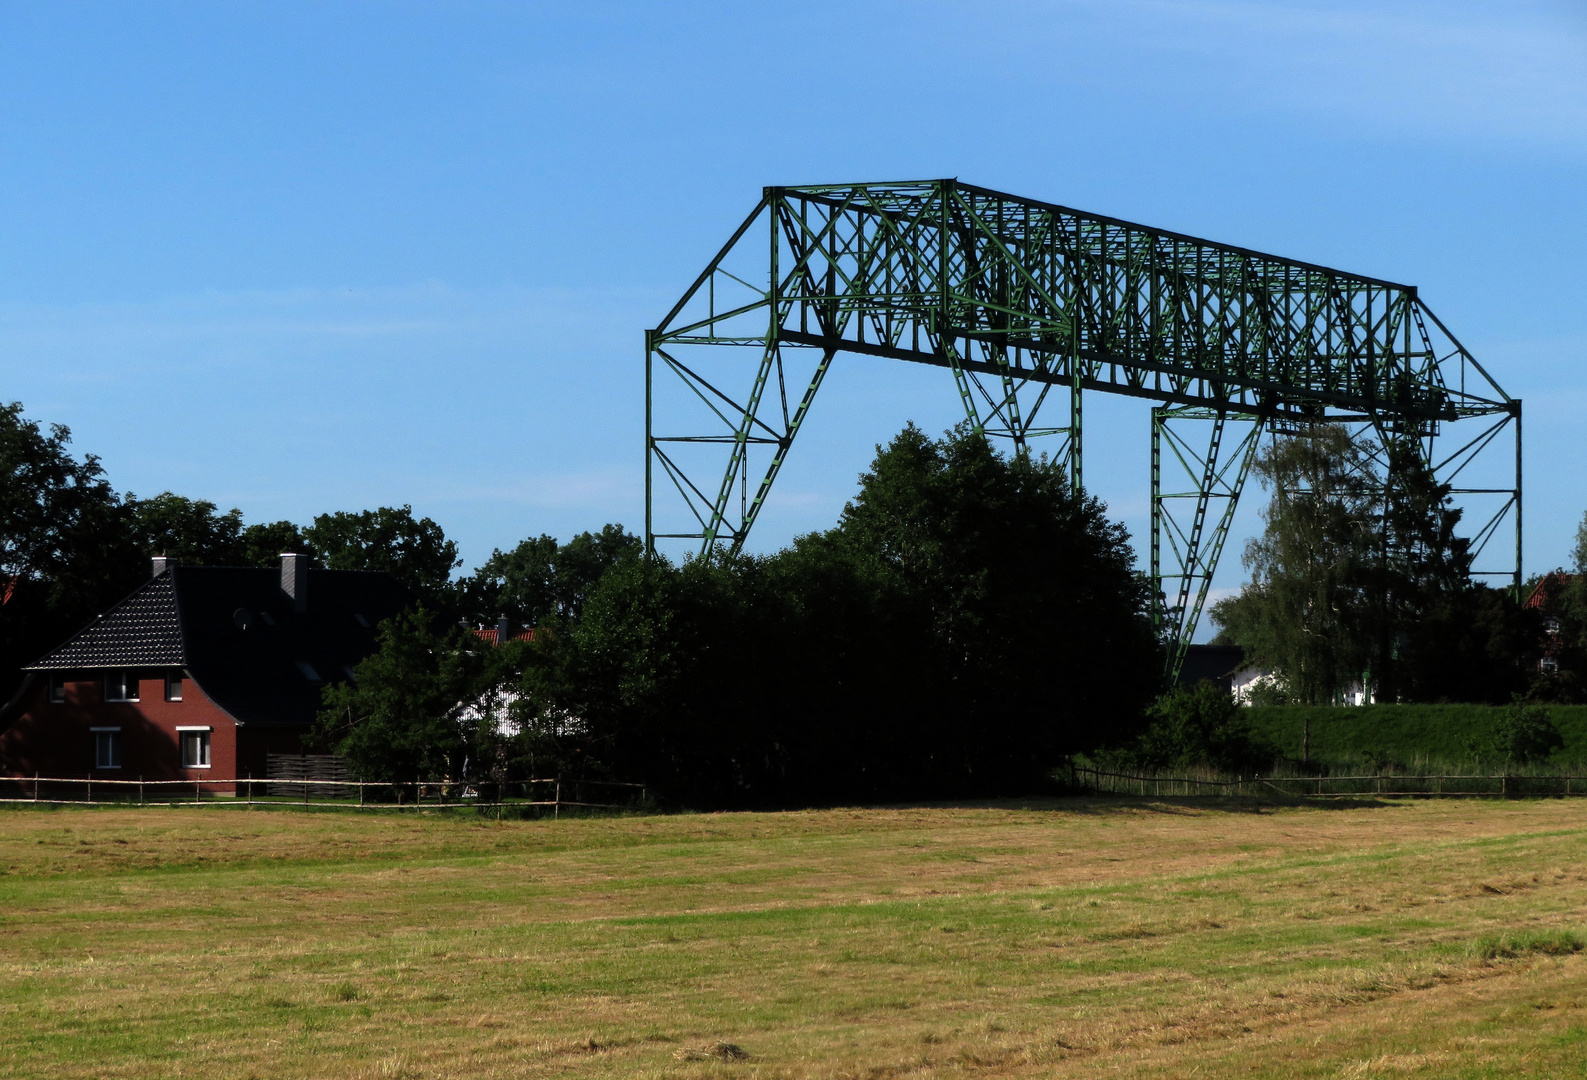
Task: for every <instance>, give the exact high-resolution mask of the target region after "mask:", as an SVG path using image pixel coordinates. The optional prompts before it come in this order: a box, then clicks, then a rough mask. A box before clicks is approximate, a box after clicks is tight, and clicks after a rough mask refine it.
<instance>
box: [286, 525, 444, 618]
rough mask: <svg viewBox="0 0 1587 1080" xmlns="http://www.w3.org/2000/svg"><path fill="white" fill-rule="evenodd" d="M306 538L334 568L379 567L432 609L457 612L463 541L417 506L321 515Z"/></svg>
mask: <svg viewBox="0 0 1587 1080" xmlns="http://www.w3.org/2000/svg"><path fill="white" fill-rule="evenodd" d="M302 537H303V539H304V540H305V541H306V542H307V543H308V544H309V546H310V547H311V548H312V549H313V550H314V551H315V552H317V553H318V554H319V557H320V559H321V560H323V562H324V564H325V566H326V567H327V568H328V569H331V570H378V571H384V572H385V573H388V574H390V575H392V576H393V577H395V578H396V579H397V580H398V581H400V582H402V583H403V584H404V585H406V586H407V587H408V588H410V589H412V590H413V591H414V593H415V594H417V595H418V596H419V598H420V599H422V600H423V601H424V602H425V604H427V605H428V606H429V607H430V608H431V610H437V611H448V612H450V611H452V610H453V609H454V608H455V606H456V597H455V593H454V588H453V584H452V571H453V570H455V569H457V568H458V567H459V566H461V565H463V562H462V560H461V559H459V558H458V557H457V545H456V544H455V543H453V542H452V541H450V540H448V539H447V538H446V534H445V533H444V532H443V531H442V530H441V526H439V525H437V524H436V523H435V522H434V521H431V520H430V519H429V518H427V517H426V518H415V517H414V516H413V508H412V507H411V506H403V507H400V508H397V507H390V506H382V507H380V508H379V509H376V510H365V511H363V512H361V513H348V512H346V511H338V512H337V513H334V514H321V515H319V516H318V517H316V518H315V519H314V524H312V525H310V526H309V527H308V528H306V529H304V530H303V534H302Z"/></svg>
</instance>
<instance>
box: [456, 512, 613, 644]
mask: <svg viewBox="0 0 1587 1080" xmlns="http://www.w3.org/2000/svg"><path fill="white" fill-rule="evenodd" d="M643 546H644V545H643V544H642V542H641V541H640V539H639V538H638V537H637V536H635V535H633V534H632V533H630V532H628V531H626V530H625V529H624V528H623V527H622V526H621V525H607V526H605V527H604V528H603V529H601V531H600V532H598V533H592V532H583V533H580V534H578V535H577V536H575V537H574V538H573V539H571V540H569V541H568V542H567V543H566V544H559V543H557V541H556V539H555V538H554V537H550V536H544V535H542V536H537V537H531V538H529V539H527V540H524V541H523V542H522V543H520V544H519V545H518V546H517V547H515V548H513V549H512V550H511V551H506V552H504V551H502V550H501V549H500V548H498V549H496V550H495V551H493V552H492V553H491V556H490V558H489V559H487V560H486V561H485V565H484V566H481V567H480V568H479V569H478V570H477V571H475V573H474V574H473V575H472V576H471V577H469V578H468V579H467V580H466V581H465V583H464V588H465V591H466V593H467V596H468V601H467V603H468V607H469V609H470V610H471V612H473V613H474V617H475V618H479V619H487V620H488V619H491V618H494V617H495V616H497V615H506V616H507V617H508V618H509V619H511V620H513V621H514V622H515V623H517V624H518V625H520V626H531V627H533V626H540V625H541V624H543V623H546V622H547V621H549V620H554V621H557V622H566V621H569V620H573V619H577V618H578V617H579V614H580V612H582V611H583V609H584V601H585V599H586V597H588V595H589V592H590V590H591V589H592V588H593V587H594V585H595V583H596V582H597V581H599V580H600V579H601V576H602V575H604V574H605V573H606V572H607V571H608V570H610V569H611V568H612V567H613V566H615V565H617V564H618V563H619V562H623V561H625V560H631V559H637V558H638V557H639V555H640V552H641V550H642V549H643Z"/></svg>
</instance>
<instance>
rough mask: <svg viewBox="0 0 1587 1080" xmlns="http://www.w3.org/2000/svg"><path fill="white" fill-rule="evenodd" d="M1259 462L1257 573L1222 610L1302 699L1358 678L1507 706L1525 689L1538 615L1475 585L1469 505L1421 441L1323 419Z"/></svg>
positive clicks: (1237, 634) (1333, 697) (1224, 626)
mask: <svg viewBox="0 0 1587 1080" xmlns="http://www.w3.org/2000/svg"><path fill="white" fill-rule="evenodd" d="M1379 462H1382V463H1383V468H1382V469H1381V470H1380V469H1379V467H1378V463H1379ZM1255 471H1256V473H1257V476H1258V478H1259V479H1260V480H1261V481H1262V483H1263V485H1264V486H1265V487H1267V488H1268V489H1269V490H1270V491H1271V493H1272V496H1271V500H1270V502H1269V504H1268V506H1267V507H1266V508H1265V510H1264V511H1263V516H1264V528H1263V532H1262V535H1261V536H1260V537H1258V538H1257V539H1255V540H1252V541H1250V542H1249V543H1248V544H1247V547H1246V552H1245V558H1244V562H1245V565H1246V567H1247V569H1248V570H1249V571H1250V572H1251V577H1252V581H1251V584H1250V585H1248V586H1247V587H1246V588H1245V589H1244V590H1242V591H1241V593H1240V594H1239V595H1238V596H1236V597H1233V598H1230V599H1228V600H1224V601H1221V602H1220V603H1218V604H1216V605H1214V607H1213V611H1212V616H1213V620H1214V622H1215V623H1217V624H1218V625H1219V627H1220V628H1221V631H1222V633H1221V640H1225V641H1232V642H1234V643H1237V644H1240V645H1243V646H1244V647H1245V648H1246V650H1247V652H1248V653H1249V654H1250V657H1251V659H1253V660H1254V661H1255V662H1257V663H1259V664H1263V665H1266V666H1269V667H1271V668H1273V669H1274V670H1276V671H1278V672H1279V673H1280V674H1281V675H1282V676H1283V678H1284V680H1285V682H1286V684H1287V685H1286V686H1285V688H1284V689H1285V692H1286V694H1287V696H1288V697H1289V698H1290V699H1292V700H1296V701H1300V702H1304V703H1307V704H1326V703H1331V702H1333V701H1337V700H1338V698H1339V697H1340V695H1341V694H1342V692H1343V691H1344V690H1345V689H1346V687H1347V686H1349V685H1350V684H1351V683H1353V682H1356V681H1357V680H1362V681H1364V682H1365V683H1366V685H1367V686H1368V688H1369V689H1370V690H1372V692H1373V693H1374V694H1375V695H1376V697H1377V698H1378V700H1383V701H1397V700H1398V701H1441V700H1460V701H1492V702H1496V703H1497V702H1502V701H1506V700H1508V699H1509V697H1510V696H1511V695H1512V694H1513V693H1515V692H1517V690H1518V689H1519V688H1524V684H1525V682H1526V678H1525V667H1526V664H1527V662H1528V657H1532V658H1534V660H1535V656H1536V647H1537V628H1536V626H1535V625H1534V624H1535V622H1536V620H1535V618H1534V617H1533V616H1531V615H1529V614H1528V613H1527V612H1524V611H1522V610H1521V609H1520V608H1519V606H1518V605H1517V603H1516V602H1515V600H1514V598H1513V597H1509V596H1507V595H1506V594H1504V593H1500V592H1498V591H1496V590H1492V589H1487V588H1485V587H1483V586H1479V585H1476V584H1474V583H1473V582H1472V580H1471V558H1472V557H1471V551H1470V544H1469V541H1467V540H1466V539H1465V538H1463V537H1461V536H1460V535H1459V534H1458V532H1457V528H1458V526H1459V524H1460V519H1461V514H1460V510H1459V509H1458V508H1456V507H1455V506H1454V505H1453V502H1452V499H1451V492H1450V486H1449V485H1448V484H1447V483H1441V482H1439V481H1438V480H1437V479H1436V478H1435V477H1434V475H1433V473H1432V470H1431V469H1430V468H1429V467H1428V465H1427V463H1426V461H1425V459H1424V457H1423V455H1422V453H1421V452H1420V450H1419V448H1418V447H1417V445H1416V444H1415V443H1414V442H1412V441H1410V440H1401V439H1391V440H1389V441H1388V442H1386V443H1385V444H1384V445H1382V446H1381V447H1380V446H1378V445H1377V444H1375V443H1374V442H1372V441H1371V440H1370V439H1365V438H1362V439H1352V438H1351V437H1350V436H1349V434H1348V433H1347V432H1346V431H1345V430H1344V429H1342V428H1340V427H1338V426H1337V425H1325V424H1319V425H1316V426H1314V427H1313V428H1311V429H1309V430H1307V431H1304V432H1301V433H1299V434H1297V435H1294V436H1291V437H1288V438H1284V439H1280V440H1277V441H1276V442H1274V443H1273V444H1272V445H1271V446H1270V447H1269V448H1268V449H1267V450H1265V451H1264V453H1263V454H1262V455H1261V456H1260V457H1259V458H1258V460H1257V463H1256V467H1255Z"/></svg>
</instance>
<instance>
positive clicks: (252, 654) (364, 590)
mask: <svg viewBox="0 0 1587 1080" xmlns="http://www.w3.org/2000/svg"><path fill="white" fill-rule="evenodd" d="M307 584H308V604H307V610H305V611H302V612H298V611H294V610H293V609H292V601H291V599H289V598H288V597H287V596H286V595H285V594H284V593H283V592H282V591H281V574H280V571H279V570H276V569H274V568H270V569H255V568H252V567H221V566H176V567H172V568H171V569H169V570H167V571H165V572H164V573H163V574H161V575H159V576H158V577H155V578H153V579H151V580H150V581H148V582H147V583H145V584H144V585H142V586H140V587H139V588H138V590H137V591H136V592H134V593H133V594H132V595H131V596H129V597H127V599H125V600H123V601H122V602H121V603H120V604H118V605H116V607H114V608H112V609H111V610H110V611H108V612H106V613H105V614H104V615H103V616H101V617H100V618H98V619H96V620H95V621H94V622H93V623H91V624H90V625H89V626H87V627H85V628H84V629H83V630H81V631H80V632H79V633H78V634H77V635H76V636H75V637H73V638H72V639H71V640H70V641H68V642H67V643H66V644H65V645H62V646H61V647H60V648H59V649H56V650H55V651H54V652H52V653H50V654H49V655H48V656H46V657H44V658H43V659H42V660H40V661H39V662H38V663H36V664H32V665H30V667H31V668H33V669H40V668H50V669H54V668H63V667H73V668H93V667H161V666H172V667H176V666H180V667H185V668H186V669H187V672H188V674H189V675H191V676H192V678H193V681H194V682H196V683H197V684H198V685H199V688H200V689H202V690H203V691H204V693H205V694H207V695H209V697H210V698H211V699H212V700H213V701H214V702H215V703H216V704H217V705H219V706H220V707H221V708H222V709H225V710H226V712H228V713H230V714H231V715H232V716H233V717H234V718H236V719H237V720H238V721H240V722H242V723H245V724H307V723H311V722H312V721H313V720H314V717H315V715H316V714H317V713H318V711H319V707H320V691H321V690H322V688H323V687H324V686H325V685H326V684H329V683H335V682H344V681H346V680H347V677H348V676H347V671H348V669H350V668H352V667H353V666H355V665H356V664H358V662H359V661H361V660H363V659H364V658H365V657H366V656H368V655H369V654H370V653H372V652H373V651H374V650H375V630H376V627H377V626H379V624H380V622H381V621H382V620H384V619H389V618H391V617H392V616H393V615H396V614H397V613H398V612H400V611H401V610H402V609H403V608H405V607H407V606H408V605H409V604H411V603H412V602H413V597H412V595H411V594H409V592H408V591H407V590H406V589H404V588H403V587H402V585H400V584H399V583H398V582H397V580H396V579H395V578H393V577H391V576H390V575H389V574H377V573H364V572H362V571H356V570H310V571H309V572H308V582H307ZM161 605H163V607H162V606H161ZM155 610H159V611H163V612H164V613H165V614H164V615H163V617H162V618H161V619H160V620H159V625H160V626H162V627H164V629H165V635H166V636H165V638H164V641H165V643H166V645H165V648H164V650H163V651H160V650H157V649H154V648H151V647H146V646H144V645H143V644H142V643H143V641H144V637H141V636H140V634H141V635H144V636H147V634H148V631H147V629H146V627H147V626H148V625H150V624H152V623H154V622H155V621H156V620H155V618H154V616H153V614H152V612H154V611H155ZM124 612H125V613H127V614H125V615H123V613H124ZM134 612H136V613H138V616H137V618H134V617H133V614H132V613H134ZM89 641H92V642H95V643H96V644H95V646H94V648H93V649H91V650H90V649H88V648H86V647H79V644H78V643H79V642H89ZM310 673H312V674H313V675H314V676H315V677H314V678H311V677H310Z"/></svg>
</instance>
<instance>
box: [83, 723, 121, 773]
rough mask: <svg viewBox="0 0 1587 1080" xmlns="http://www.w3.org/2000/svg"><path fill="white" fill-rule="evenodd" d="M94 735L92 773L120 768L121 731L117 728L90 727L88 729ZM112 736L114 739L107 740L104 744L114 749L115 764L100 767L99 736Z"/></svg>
mask: <svg viewBox="0 0 1587 1080" xmlns="http://www.w3.org/2000/svg"><path fill="white" fill-rule="evenodd" d="M88 730H89V731H91V732H93V735H94V771H95V772H99V771H100V770H109V769H119V768H121V729H120V728H119V727H91V728H89V729H88ZM101 735H114V736H115V738H114V739H107V740H106V743H107V744H108V745H110V746H113V747H115V750H116V753H115V758H116V763H115V764H114V765H101V764H100V763H99V736H101Z"/></svg>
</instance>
